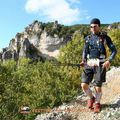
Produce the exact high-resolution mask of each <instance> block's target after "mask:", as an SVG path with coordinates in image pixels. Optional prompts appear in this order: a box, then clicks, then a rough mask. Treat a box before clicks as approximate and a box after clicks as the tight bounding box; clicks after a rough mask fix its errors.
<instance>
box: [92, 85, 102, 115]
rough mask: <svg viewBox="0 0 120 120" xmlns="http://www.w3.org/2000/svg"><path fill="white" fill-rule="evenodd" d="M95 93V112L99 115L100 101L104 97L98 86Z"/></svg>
mask: <svg viewBox="0 0 120 120" xmlns="http://www.w3.org/2000/svg"><path fill="white" fill-rule="evenodd" d="M95 91H96V94H95V98H96V99H95V105H94V112H95V113H98V112H100V110H101V104H100V100H101V97H102V88H101V87H97V86H96V87H95Z"/></svg>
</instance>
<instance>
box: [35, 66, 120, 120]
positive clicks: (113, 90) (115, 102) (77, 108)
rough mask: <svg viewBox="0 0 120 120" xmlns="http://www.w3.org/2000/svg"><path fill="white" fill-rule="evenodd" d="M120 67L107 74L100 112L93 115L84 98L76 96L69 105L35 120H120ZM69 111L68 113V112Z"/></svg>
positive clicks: (39, 116)
mask: <svg viewBox="0 0 120 120" xmlns="http://www.w3.org/2000/svg"><path fill="white" fill-rule="evenodd" d="M119 73H120V67H119V68H114V67H113V68H112V69H111V70H110V71H108V72H107V82H106V83H105V84H104V85H103V96H102V102H101V103H102V111H101V112H100V113H98V114H94V113H93V111H89V110H88V109H87V108H86V96H85V95H84V94H82V95H80V96H77V97H76V98H75V99H74V100H73V101H71V102H70V103H69V104H64V105H61V106H60V107H59V108H57V109H59V110H61V112H57V110H56V111H55V109H54V110H53V112H52V113H49V114H43V115H38V116H37V118H36V119H35V120H50V118H51V119H52V120H120V87H119V86H120V74H119ZM69 111H70V112H69Z"/></svg>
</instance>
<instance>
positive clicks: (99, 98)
mask: <svg viewBox="0 0 120 120" xmlns="http://www.w3.org/2000/svg"><path fill="white" fill-rule="evenodd" d="M95 97H96V103H100V100H101V97H102V93H101V92H100V93H96V94H95Z"/></svg>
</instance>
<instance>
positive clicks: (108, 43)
mask: <svg viewBox="0 0 120 120" xmlns="http://www.w3.org/2000/svg"><path fill="white" fill-rule="evenodd" d="M106 44H107V46H108V47H109V49H110V51H111V55H110V57H109V59H108V60H109V61H110V62H111V61H112V60H113V59H114V58H115V55H116V53H117V50H116V47H115V45H114V44H113V42H112V40H111V38H110V37H109V36H106Z"/></svg>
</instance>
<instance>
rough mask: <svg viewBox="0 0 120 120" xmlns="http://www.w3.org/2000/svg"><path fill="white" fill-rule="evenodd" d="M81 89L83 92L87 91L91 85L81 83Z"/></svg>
mask: <svg viewBox="0 0 120 120" xmlns="http://www.w3.org/2000/svg"><path fill="white" fill-rule="evenodd" d="M81 87H82V89H83V90H87V89H88V87H89V85H88V84H87V83H81Z"/></svg>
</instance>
